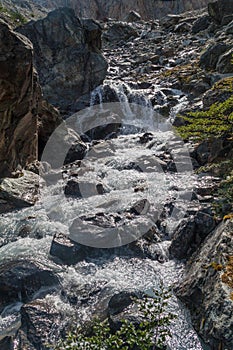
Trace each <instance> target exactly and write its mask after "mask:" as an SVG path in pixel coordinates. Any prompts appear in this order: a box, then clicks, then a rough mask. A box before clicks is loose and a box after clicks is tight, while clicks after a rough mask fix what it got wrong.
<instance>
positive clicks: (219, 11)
mask: <svg viewBox="0 0 233 350" xmlns="http://www.w3.org/2000/svg"><path fill="white" fill-rule="evenodd" d="M232 8H233V0H217V1H214V2H210V3H209V4H208V12H209V15H210V17H211V18H212V19H213V20H214V21H215V22H216V23H217V24H220V25H225V24H227V23H229V22H231V21H232V13H231V12H232Z"/></svg>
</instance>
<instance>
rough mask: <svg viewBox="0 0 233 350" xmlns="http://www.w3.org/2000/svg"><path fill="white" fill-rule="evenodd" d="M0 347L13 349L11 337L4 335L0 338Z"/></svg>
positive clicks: (7, 349) (6, 349)
mask: <svg viewBox="0 0 233 350" xmlns="http://www.w3.org/2000/svg"><path fill="white" fill-rule="evenodd" d="M0 349H1V350H14V344H13V340H12V338H11V337H5V338H3V339H2V340H0Z"/></svg>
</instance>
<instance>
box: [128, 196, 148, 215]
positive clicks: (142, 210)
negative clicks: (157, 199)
mask: <svg viewBox="0 0 233 350" xmlns="http://www.w3.org/2000/svg"><path fill="white" fill-rule="evenodd" d="M149 208H150V202H149V201H148V200H147V199H141V200H139V201H138V202H136V203H135V204H134V205H133V206H132V208H130V213H132V214H134V215H144V214H146V213H147V212H148V211H149Z"/></svg>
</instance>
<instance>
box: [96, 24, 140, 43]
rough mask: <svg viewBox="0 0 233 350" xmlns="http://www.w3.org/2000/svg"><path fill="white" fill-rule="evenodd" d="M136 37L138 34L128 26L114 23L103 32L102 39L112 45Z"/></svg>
mask: <svg viewBox="0 0 233 350" xmlns="http://www.w3.org/2000/svg"><path fill="white" fill-rule="evenodd" d="M137 36H138V32H137V31H136V30H135V29H134V28H133V27H132V26H130V25H129V24H127V23H124V22H115V23H112V24H111V25H110V26H109V28H108V30H107V31H106V32H104V34H103V39H105V40H106V41H108V42H111V43H112V42H118V41H121V40H128V39H129V38H131V37H133V38H136V37H137Z"/></svg>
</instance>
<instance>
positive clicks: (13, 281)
mask: <svg viewBox="0 0 233 350" xmlns="http://www.w3.org/2000/svg"><path fill="white" fill-rule="evenodd" d="M58 284H59V279H58V277H57V276H56V275H55V274H54V273H53V272H52V270H50V269H49V268H48V267H46V266H43V265H42V264H40V263H37V262H32V261H27V260H24V261H23V260H18V261H12V262H5V263H2V264H1V266H0V310H2V309H3V308H4V306H6V305H7V304H9V303H12V302H16V301H21V302H28V301H30V300H31V299H32V298H33V295H34V293H35V292H37V291H39V289H40V288H42V287H52V286H57V285H58Z"/></svg>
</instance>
